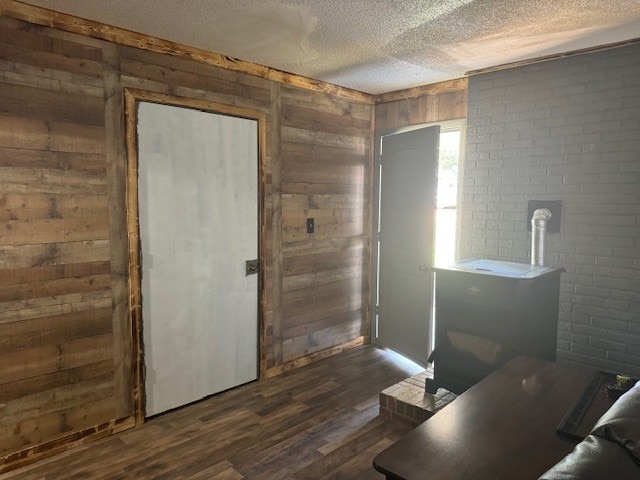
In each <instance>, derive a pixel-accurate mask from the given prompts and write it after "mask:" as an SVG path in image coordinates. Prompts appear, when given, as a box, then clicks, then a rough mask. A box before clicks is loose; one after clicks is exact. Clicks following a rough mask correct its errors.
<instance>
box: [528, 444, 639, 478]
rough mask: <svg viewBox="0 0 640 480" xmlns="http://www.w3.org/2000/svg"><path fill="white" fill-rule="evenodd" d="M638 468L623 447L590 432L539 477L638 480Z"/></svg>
mask: <svg viewBox="0 0 640 480" xmlns="http://www.w3.org/2000/svg"><path fill="white" fill-rule="evenodd" d="M638 478H640V467H638V465H636V464H635V462H634V461H633V460H632V459H631V457H630V456H629V454H628V453H627V452H626V451H625V449H623V448H620V446H619V445H617V444H616V443H614V442H611V441H609V440H605V439H604V438H601V437H598V436H595V435H589V436H588V437H587V438H585V439H584V440H583V441H582V442H580V443H579V444H578V445H577V446H576V448H575V449H574V450H573V452H571V453H570V454H569V455H567V456H566V457H564V458H563V459H562V460H560V461H559V462H558V463H557V464H556V465H555V466H553V467H552V468H551V469H550V470H548V471H547V472H546V473H545V474H544V475H542V476H541V477H540V480H604V479H615V480H632V479H633V480H638Z"/></svg>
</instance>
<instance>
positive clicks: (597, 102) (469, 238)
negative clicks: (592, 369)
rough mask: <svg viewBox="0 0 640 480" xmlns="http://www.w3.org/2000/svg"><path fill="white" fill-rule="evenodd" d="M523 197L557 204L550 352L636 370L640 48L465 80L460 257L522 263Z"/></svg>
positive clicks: (639, 361)
mask: <svg viewBox="0 0 640 480" xmlns="http://www.w3.org/2000/svg"><path fill="white" fill-rule="evenodd" d="M528 200H562V202H563V212H562V222H561V232H560V233H555V234H549V236H548V238H547V258H548V262H547V263H548V264H549V265H553V266H561V267H564V268H565V269H566V273H564V274H563V275H562V287H561V297H560V319H559V328H558V358H559V359H560V360H562V361H566V362H570V363H582V364H589V365H594V366H596V367H598V368H602V369H608V370H612V371H616V372H621V371H623V372H628V373H632V374H634V375H640V46H631V47H625V48H620V49H616V50H610V51H606V52H600V53H592V54H587V55H581V56H577V57H572V58H568V59H561V60H554V61H550V62H545V63H540V64H536V65H530V66H527V67H521V68H515V69H510V70H504V71H500V72H494V73H489V74H485V75H479V76H474V77H471V78H470V81H469V112H468V120H467V150H466V162H465V178H464V190H463V204H462V209H461V211H462V215H463V223H462V225H463V227H462V232H461V241H462V244H461V252H462V257H463V258H482V257H485V258H491V259H500V260H508V261H516V262H529V249H530V234H529V233H528V232H527V225H526V212H527V201H528Z"/></svg>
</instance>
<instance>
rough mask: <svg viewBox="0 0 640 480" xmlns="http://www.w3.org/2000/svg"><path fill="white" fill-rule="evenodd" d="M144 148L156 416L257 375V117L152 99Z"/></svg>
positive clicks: (145, 299)
mask: <svg viewBox="0 0 640 480" xmlns="http://www.w3.org/2000/svg"><path fill="white" fill-rule="evenodd" d="M138 149H139V152H138V163H139V176H138V188H139V211H140V236H141V251H142V318H143V338H144V362H145V370H146V376H145V393H146V414H147V415H148V416H150V415H155V414H157V413H160V412H164V411H166V410H169V409H172V408H176V407H179V406H181V405H185V404H187V403H190V402H193V401H196V400H199V399H201V398H203V397H206V396H208V395H211V394H213V393H217V392H220V391H223V390H226V389H228V388H231V387H235V386H237V385H240V384H243V383H246V382H249V381H251V380H255V379H256V378H257V374H258V373H257V368H258V276H257V275H250V276H247V275H245V261H246V260H253V259H256V258H257V257H258V130H257V122H256V121H255V120H249V119H245V118H236V117H231V116H227V115H218V114H214V113H210V112H202V111H199V110H193V109H189V108H182V107H177V106H170V105H160V104H155V103H148V102H142V103H140V108H139V111H138Z"/></svg>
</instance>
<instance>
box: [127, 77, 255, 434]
mask: <svg viewBox="0 0 640 480" xmlns="http://www.w3.org/2000/svg"><path fill="white" fill-rule="evenodd" d="M124 100H125V105H124V107H125V108H124V115H125V127H126V142H127V172H126V205H127V236H128V243H129V283H128V290H129V319H130V321H131V327H132V335H133V365H132V367H133V372H132V373H133V392H132V393H133V403H134V413H135V418H136V425H139V424H142V423H144V421H145V387H144V342H143V337H142V329H143V319H142V291H141V290H142V288H141V280H142V270H141V268H142V262H141V261H140V260H141V257H140V255H141V248H140V246H141V245H140V223H139V204H138V133H137V125H138V104H139V103H140V102H151V103H159V104H162V105H171V106H176V107H184V108H192V109H196V110H201V111H206V112H211V113H216V114H220V115H228V116H232V117H239V118H246V119H249V120H256V121H257V122H258V259H259V264H260V269H259V274H258V312H257V315H258V352H257V354H258V380H262V379H264V378H266V372H267V361H266V328H265V321H264V311H265V302H266V288H265V285H266V282H265V260H266V252H265V239H266V198H265V195H266V188H265V183H266V179H265V175H266V174H265V172H266V163H265V162H266V153H265V152H266V118H267V117H266V114H265V113H263V112H261V111H259V110H252V109H249V108H244V107H238V106H235V105H226V104H222V103H215V102H209V101H206V100H199V99H194V98H189V97H179V96H173V95H167V94H165V93H159V92H153V91H147V90H140V89H133V88H125V91H124Z"/></svg>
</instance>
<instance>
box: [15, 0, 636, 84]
mask: <svg viewBox="0 0 640 480" xmlns="http://www.w3.org/2000/svg"><path fill="white" fill-rule="evenodd" d="M25 3H30V4H33V5H38V6H42V7H46V8H50V9H53V10H58V11H61V12H65V13H69V14H72V15H76V16H79V17H83V18H87V19H91V20H96V21H99V22H102V23H106V24H109V25H114V26H117V27H122V28H126V29H129V30H133V31H136V32H141V33H145V34H148V35H152V36H155V37H159V38H163V39H167V40H172V41H174V42H178V43H183V44H186V45H191V46H194V47H198V48H202V49H205V50H209V51H213V52H216V53H221V54H224V55H228V56H231V57H236V58H240V59H242V60H248V61H251V62H255V63H259V64H262V65H267V66H270V67H273V68H277V69H280V70H284V71H287V72H292V73H296V74H299V75H303V76H306V77H311V78H314V79H318V80H324V81H326V82H330V83H333V84H336V85H340V86H344V87H349V88H353V89H356V90H360V91H363V92H367V93H374V94H376V93H384V92H389V91H393V90H399V89H403V88H409V87H414V86H417V85H424V84H429V83H434V82H438V81H441V80H447V79H452V78H458V77H461V76H463V74H464V72H466V71H468V70H473V69H478V68H485V67H490V66H495V65H499V64H502V63H507V62H513V61H517V60H523V59H529V58H535V57H538V56H541V55H549V54H553V53H562V52H567V51H571V50H576V49H581V48H586V47H592V46H597V45H603V44H608V43H613V42H618V41H622V40H628V39H631V38H638V37H640V0H279V1H278V0H180V1H175V0H133V1H132V0H26V2H25Z"/></svg>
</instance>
